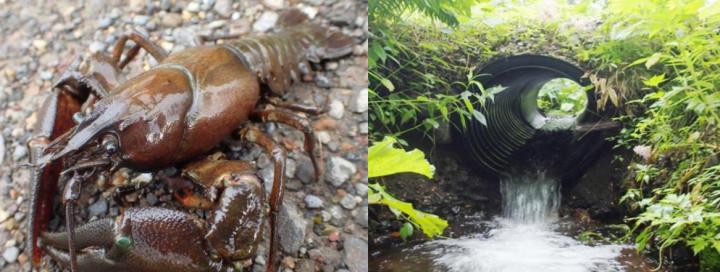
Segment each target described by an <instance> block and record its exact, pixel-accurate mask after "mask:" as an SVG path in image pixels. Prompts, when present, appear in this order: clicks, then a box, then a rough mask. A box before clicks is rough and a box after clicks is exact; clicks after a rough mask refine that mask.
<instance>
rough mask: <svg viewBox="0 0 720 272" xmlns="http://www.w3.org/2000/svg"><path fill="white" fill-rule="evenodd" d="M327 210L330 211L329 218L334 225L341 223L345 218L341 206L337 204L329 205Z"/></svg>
mask: <svg viewBox="0 0 720 272" xmlns="http://www.w3.org/2000/svg"><path fill="white" fill-rule="evenodd" d="M329 211H330V220H332V222H333V223H334V224H335V225H340V224H341V223H342V221H343V220H344V219H345V211H344V210H343V208H342V207H340V206H338V205H333V206H332V207H330V210H329Z"/></svg>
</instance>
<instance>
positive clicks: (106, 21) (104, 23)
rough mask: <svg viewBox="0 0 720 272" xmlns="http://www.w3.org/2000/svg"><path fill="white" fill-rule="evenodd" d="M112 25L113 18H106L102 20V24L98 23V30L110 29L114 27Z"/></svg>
mask: <svg viewBox="0 0 720 272" xmlns="http://www.w3.org/2000/svg"><path fill="white" fill-rule="evenodd" d="M112 23H113V18H110V17H105V18H103V19H101V20H100V22H99V23H98V28H99V29H106V28H108V27H110V25H112Z"/></svg>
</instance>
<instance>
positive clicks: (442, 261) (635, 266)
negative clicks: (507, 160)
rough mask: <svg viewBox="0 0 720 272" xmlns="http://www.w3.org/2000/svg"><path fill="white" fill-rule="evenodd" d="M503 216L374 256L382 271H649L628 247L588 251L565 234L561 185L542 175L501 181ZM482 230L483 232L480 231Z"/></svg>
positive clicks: (590, 248) (472, 220) (375, 265)
mask: <svg viewBox="0 0 720 272" xmlns="http://www.w3.org/2000/svg"><path fill="white" fill-rule="evenodd" d="M501 193H502V196H503V212H502V216H501V217H496V218H495V219H494V220H491V221H481V220H480V219H478V218H470V220H469V221H470V222H465V223H464V224H466V225H474V226H475V227H474V229H475V232H474V233H473V234H470V235H466V236H463V237H460V238H453V239H442V240H435V241H431V242H425V243H423V244H419V245H415V246H412V247H406V248H397V247H394V248H392V249H388V250H380V251H376V252H374V253H373V258H372V259H374V261H371V269H372V270H374V271H375V270H379V271H451V272H469V271H473V272H476V271H477V272H483V271H488V272H506V271H507V272H525V271H532V272H543V271H549V272H585V271H603V272H605V271H649V269H648V268H647V265H646V263H644V260H643V258H641V257H640V256H639V255H637V254H636V253H635V252H634V249H632V248H631V247H630V246H628V245H597V246H589V245H585V244H583V243H581V242H580V241H577V240H575V239H574V238H572V237H570V236H568V235H566V234H564V233H563V231H561V230H560V229H561V228H560V227H561V226H564V225H567V224H564V223H562V222H561V221H560V219H559V216H558V209H559V207H560V186H559V183H558V182H557V180H555V179H552V178H549V177H546V176H545V174H544V173H542V172H538V173H533V174H531V175H522V176H515V177H511V178H507V179H505V180H503V181H502V184H501ZM477 226H482V228H481V229H484V231H479V232H478V231H477Z"/></svg>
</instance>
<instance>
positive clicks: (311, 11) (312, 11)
mask: <svg viewBox="0 0 720 272" xmlns="http://www.w3.org/2000/svg"><path fill="white" fill-rule="evenodd" d="M297 8H298V9H300V11H302V12H303V13H305V15H307V16H308V18H310V19H313V18H315V16H316V15H317V13H318V10H317V8H315V7H313V6H308V5H305V4H300V5H298V6H297Z"/></svg>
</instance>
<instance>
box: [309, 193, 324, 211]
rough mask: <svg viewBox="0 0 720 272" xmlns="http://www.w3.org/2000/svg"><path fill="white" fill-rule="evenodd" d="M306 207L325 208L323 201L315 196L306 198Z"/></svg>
mask: <svg viewBox="0 0 720 272" xmlns="http://www.w3.org/2000/svg"><path fill="white" fill-rule="evenodd" d="M305 205H306V206H307V207H308V208H310V209H318V208H322V207H323V205H324V204H323V200H322V199H321V198H319V197H317V196H314V195H307V196H305Z"/></svg>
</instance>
